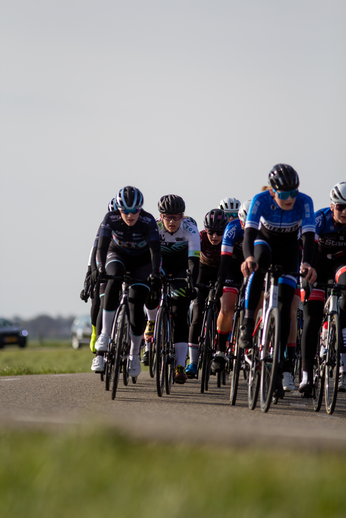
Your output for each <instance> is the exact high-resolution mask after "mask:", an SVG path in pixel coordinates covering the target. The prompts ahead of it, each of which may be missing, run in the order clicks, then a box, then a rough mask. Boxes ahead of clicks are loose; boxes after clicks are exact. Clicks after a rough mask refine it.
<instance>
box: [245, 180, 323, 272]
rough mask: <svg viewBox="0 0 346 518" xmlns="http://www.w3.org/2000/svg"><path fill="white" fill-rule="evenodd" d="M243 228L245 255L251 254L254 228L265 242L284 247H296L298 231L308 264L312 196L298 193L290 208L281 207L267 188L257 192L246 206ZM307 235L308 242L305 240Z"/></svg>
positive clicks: (311, 222)
mask: <svg viewBox="0 0 346 518" xmlns="http://www.w3.org/2000/svg"><path fill="white" fill-rule="evenodd" d="M245 230H246V231H247V232H245V235H244V245H243V247H244V256H245V257H249V256H253V255H254V237H256V231H259V232H260V237H263V238H264V240H265V241H268V242H269V243H271V244H273V245H275V246H277V247H279V248H280V247H284V248H285V249H286V250H287V249H288V248H289V247H290V245H292V246H293V248H294V249H295V248H296V245H297V239H298V235H300V233H301V236H302V241H303V246H304V261H305V262H307V263H309V264H311V262H312V258H313V253H314V247H313V243H312V240H310V235H314V233H315V215H314V208H313V202H312V199H311V198H310V197H309V196H307V195H306V194H303V193H301V192H299V193H298V196H297V198H296V199H295V203H294V205H293V207H292V209H291V210H283V209H281V208H280V207H279V205H278V204H277V203H276V201H275V200H274V199H273V198H272V196H271V195H270V191H269V190H268V191H264V192H261V193H259V194H257V195H256V196H254V198H253V199H252V202H251V205H250V207H249V212H248V215H247V218H246V224H245ZM309 233H312V234H309ZM307 235H309V239H308V241H306V239H305V238H306V236H307ZM305 242H306V244H305Z"/></svg>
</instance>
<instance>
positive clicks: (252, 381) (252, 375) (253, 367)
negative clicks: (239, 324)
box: [248, 309, 262, 410]
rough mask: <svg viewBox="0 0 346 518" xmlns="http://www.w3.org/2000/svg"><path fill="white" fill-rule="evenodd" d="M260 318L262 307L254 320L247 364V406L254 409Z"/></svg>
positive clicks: (258, 381) (258, 377)
mask: <svg viewBox="0 0 346 518" xmlns="http://www.w3.org/2000/svg"><path fill="white" fill-rule="evenodd" d="M261 318H262V309H260V310H259V311H258V313H257V317H256V322H255V333H254V335H253V338H252V343H253V349H252V357H251V361H250V364H249V378H248V406H249V409H250V410H254V409H255V408H256V405H257V400H258V393H259V388H260V382H261V366H260V365H261V364H260V353H259V351H260V347H261V338H262V325H261V323H260V320H261Z"/></svg>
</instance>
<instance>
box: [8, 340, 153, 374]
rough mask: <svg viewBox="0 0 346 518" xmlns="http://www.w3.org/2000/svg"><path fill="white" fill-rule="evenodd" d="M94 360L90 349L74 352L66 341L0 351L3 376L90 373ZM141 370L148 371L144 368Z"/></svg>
mask: <svg viewBox="0 0 346 518" xmlns="http://www.w3.org/2000/svg"><path fill="white" fill-rule="evenodd" d="M92 360H93V354H92V353H91V351H90V349H89V346H88V345H87V346H83V347H81V348H79V349H77V350H75V349H73V348H72V346H71V342H69V341H67V340H65V341H51V342H47V343H45V344H44V345H42V344H41V345H39V344H38V342H37V343H35V344H34V345H32V344H31V342H30V345H29V346H28V347H25V348H24V349H20V348H18V347H15V346H10V347H5V348H4V349H0V376H20V375H26V374H63V373H67V374H70V373H79V372H91V370H90V367H91V362H92ZM142 370H143V371H146V370H148V367H144V366H142Z"/></svg>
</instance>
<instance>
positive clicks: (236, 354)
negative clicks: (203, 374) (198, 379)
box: [229, 310, 243, 406]
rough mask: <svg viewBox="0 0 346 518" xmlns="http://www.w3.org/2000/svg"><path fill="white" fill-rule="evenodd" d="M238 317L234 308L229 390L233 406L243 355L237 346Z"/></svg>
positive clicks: (237, 312)
mask: <svg viewBox="0 0 346 518" xmlns="http://www.w3.org/2000/svg"><path fill="white" fill-rule="evenodd" d="M240 319H241V313H240V311H239V310H236V312H235V314H234V319H233V331H232V337H231V342H232V353H233V360H232V363H233V367H232V373H231V391H230V396H229V400H230V402H231V405H232V406H234V405H235V403H236V400H237V394H238V384H239V373H240V364H241V358H242V356H243V350H242V349H240V347H239V333H240Z"/></svg>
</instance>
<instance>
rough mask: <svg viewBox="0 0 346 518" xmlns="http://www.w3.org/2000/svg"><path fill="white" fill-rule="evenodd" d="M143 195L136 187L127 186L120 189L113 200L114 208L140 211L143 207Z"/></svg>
mask: <svg viewBox="0 0 346 518" xmlns="http://www.w3.org/2000/svg"><path fill="white" fill-rule="evenodd" d="M143 202H144V198H143V194H142V193H141V191H140V190H139V189H136V187H132V186H131V185H128V186H127V187H123V188H122V189H120V191H119V192H118V194H117V195H116V198H115V206H116V208H117V209H120V210H131V209H138V210H139V209H141V208H142V206H143Z"/></svg>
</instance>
